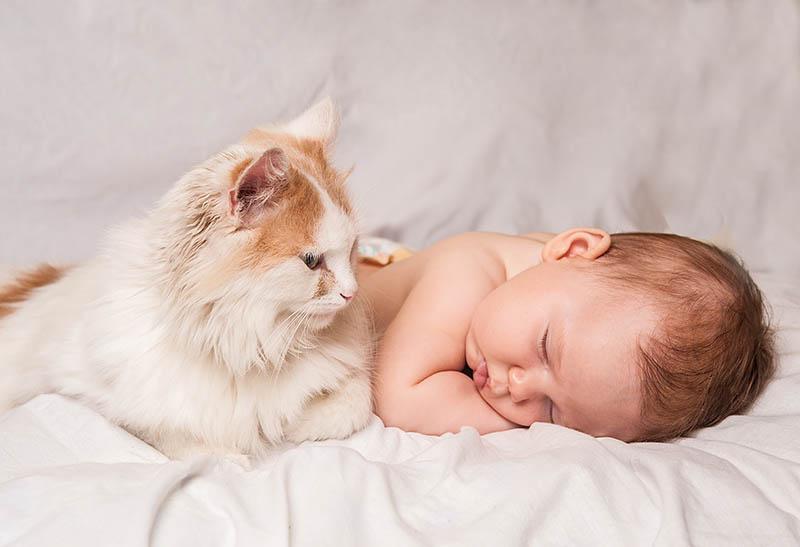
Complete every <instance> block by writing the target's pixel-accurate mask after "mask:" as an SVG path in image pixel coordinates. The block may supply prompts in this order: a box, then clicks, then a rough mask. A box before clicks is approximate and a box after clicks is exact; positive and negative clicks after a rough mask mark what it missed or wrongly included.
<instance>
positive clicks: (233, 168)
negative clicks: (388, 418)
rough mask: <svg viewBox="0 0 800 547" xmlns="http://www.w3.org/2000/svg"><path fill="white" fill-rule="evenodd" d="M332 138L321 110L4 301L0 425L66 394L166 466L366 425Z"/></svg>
mask: <svg viewBox="0 0 800 547" xmlns="http://www.w3.org/2000/svg"><path fill="white" fill-rule="evenodd" d="M337 128H338V115H337V110H336V108H335V106H334V105H333V103H332V102H331V101H330V100H324V101H322V102H321V103H319V104H317V105H316V106H314V107H312V108H311V109H309V110H308V111H307V112H305V113H304V114H303V115H301V116H300V117H299V118H297V119H296V120H294V121H292V122H291V123H288V124H283V125H278V126H272V127H265V128H259V129H256V130H254V131H252V132H250V134H248V135H247V136H246V137H244V138H243V139H242V140H241V141H240V142H238V143H236V144H234V145H233V146H231V147H229V148H228V149H226V150H224V151H223V152H221V153H219V154H217V155H216V156H214V157H212V158H211V159H209V160H208V161H206V162H205V163H203V164H201V165H199V166H198V167H196V168H194V169H192V170H191V171H190V172H189V173H187V174H186V175H185V176H184V177H182V178H181V179H180V180H179V181H178V182H177V183H176V184H175V186H174V187H173V188H172V189H171V190H170V191H169V192H168V193H167V194H166V196H164V198H163V199H162V200H161V201H160V203H159V205H158V206H157V208H156V209H155V210H153V211H152V212H151V213H150V214H149V215H147V216H146V217H145V218H141V219H138V220H135V221H132V222H130V223H128V224H125V225H123V226H121V227H119V228H118V229H116V230H115V231H114V232H113V234H112V236H111V237H110V238H109V239H108V241H107V242H106V245H105V248H104V252H103V253H102V254H100V255H99V256H98V257H96V258H94V259H93V260H90V261H88V262H86V263H84V264H82V265H79V266H77V267H74V268H71V269H69V270H59V269H55V268H53V267H50V266H44V267H42V268H40V269H39V270H36V271H34V272H30V273H28V274H26V275H22V276H20V277H18V278H17V279H16V280H15V281H14V282H13V283H12V284H10V285H8V286H7V287H5V288H0V377H2V383H0V411H2V410H4V409H7V408H9V407H11V406H13V405H16V404H20V403H22V402H24V401H25V400H27V399H29V398H31V397H32V396H34V395H36V394H39V393H43V392H56V393H61V394H64V395H68V396H71V397H75V398H77V399H79V400H81V401H82V402H84V403H85V404H87V405H89V406H91V407H93V408H95V409H96V410H97V411H98V412H100V413H102V414H103V415H105V416H106V417H108V418H109V419H110V420H112V421H114V422H115V423H118V424H120V425H121V426H123V427H125V428H126V429H128V430H129V431H131V432H132V433H134V434H135V435H137V436H139V437H140V438H142V439H144V440H145V441H147V442H149V443H150V444H152V445H153V446H155V447H156V448H158V449H159V450H161V451H163V452H164V453H165V454H167V455H168V456H170V457H174V458H184V457H189V456H193V455H196V454H202V453H213V454H219V455H224V456H227V457H230V458H232V459H235V460H238V461H246V459H247V456H258V455H259V454H260V453H261V452H262V451H263V449H264V448H265V447H266V446H268V445H270V444H274V443H278V442H280V441H282V440H284V439H287V440H289V441H293V442H300V441H304V440H309V439H323V438H339V437H345V436H348V435H350V434H351V433H353V432H354V431H356V430H358V429H360V428H362V427H363V426H364V425H365V424H366V423H367V421H368V419H369V417H370V413H371V408H372V405H371V400H372V399H371V372H370V363H371V358H372V353H373V340H372V334H371V332H370V328H369V320H368V317H367V315H366V313H365V309H364V306H363V305H362V303H361V302H360V301H359V298H358V296H356V293H357V289H358V285H357V282H356V279H355V276H354V267H355V260H356V251H355V249H356V244H357V228H356V221H355V217H354V212H353V208H352V206H351V204H350V202H349V200H348V198H347V194H346V191H345V187H344V180H345V178H346V174H344V173H341V172H339V171H337V170H336V169H334V168H333V167H331V165H330V164H329V161H328V148H329V146H330V144H331V143H332V141H333V140H334V138H335V135H336V131H337Z"/></svg>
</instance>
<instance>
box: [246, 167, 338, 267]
mask: <svg viewBox="0 0 800 547" xmlns="http://www.w3.org/2000/svg"><path fill="white" fill-rule="evenodd" d="M324 212H325V209H324V207H323V205H322V200H321V199H320V196H319V193H318V192H317V189H316V188H315V187H314V185H313V184H311V182H309V181H308V179H306V178H305V177H304V176H303V175H302V174H301V173H299V172H298V171H296V170H295V169H290V170H289V184H288V185H287V186H286V188H285V189H284V190H283V191H282V195H281V197H280V205H279V206H278V209H277V210H276V211H274V212H270V213H267V214H266V215H265V217H264V219H263V220H262V221H261V223H260V225H259V227H258V228H257V230H258V238H257V239H256V242H255V244H254V245H253V247H251V248H250V249H248V252H247V255H248V256H247V262H248V263H251V264H252V263H253V262H262V261H266V262H267V263H271V262H275V261H283V260H286V259H287V258H289V257H292V256H299V254H300V251H301V250H302V249H303V248H306V247H309V246H311V245H312V244H313V243H314V235H315V232H316V227H317V225H318V223H319V221H320V219H321V217H322V215H323V214H324Z"/></svg>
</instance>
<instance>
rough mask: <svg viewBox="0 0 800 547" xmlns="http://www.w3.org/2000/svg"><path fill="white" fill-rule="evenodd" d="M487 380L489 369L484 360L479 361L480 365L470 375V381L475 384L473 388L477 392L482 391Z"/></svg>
mask: <svg viewBox="0 0 800 547" xmlns="http://www.w3.org/2000/svg"><path fill="white" fill-rule="evenodd" d="M488 379H489V369H488V368H487V367H486V360H485V359H481V364H480V365H478V368H476V369H475V372H473V373H472V381H473V382H475V387H477V388H478V389H479V390H480V389H483V386H485V385H486V380H488Z"/></svg>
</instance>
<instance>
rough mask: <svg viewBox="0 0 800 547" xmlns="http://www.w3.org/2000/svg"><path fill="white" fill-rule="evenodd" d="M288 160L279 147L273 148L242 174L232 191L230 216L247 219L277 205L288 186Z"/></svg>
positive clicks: (230, 195) (230, 194)
mask: <svg viewBox="0 0 800 547" xmlns="http://www.w3.org/2000/svg"><path fill="white" fill-rule="evenodd" d="M288 171H289V160H288V159H287V158H286V154H285V153H284V151H283V150H281V149H280V148H270V149H269V150H267V151H266V152H264V153H263V154H262V155H261V157H259V158H258V159H257V160H256V161H254V162H253V163H252V164H251V165H250V167H248V168H247V169H246V170H245V171H244V172H243V173H242V174H241V176H240V177H239V180H238V181H237V182H236V187H235V188H233V189H231V191H230V193H229V198H230V204H231V215H234V216H239V217H240V219H242V220H246V218H245V217H247V218H252V216H253V215H254V214H257V213H258V212H260V211H262V210H263V209H264V208H265V207H268V206H269V205H271V204H274V203H275V202H276V200H277V199H278V198H279V197H280V190H281V189H282V188H283V187H284V186H285V185H286V180H287V177H286V174H287V172H288Z"/></svg>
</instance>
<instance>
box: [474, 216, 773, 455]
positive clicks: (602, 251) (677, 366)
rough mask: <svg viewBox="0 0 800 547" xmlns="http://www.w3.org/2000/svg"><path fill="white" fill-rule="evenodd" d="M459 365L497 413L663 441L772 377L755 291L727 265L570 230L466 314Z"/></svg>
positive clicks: (644, 237) (715, 257)
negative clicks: (466, 369)
mask: <svg viewBox="0 0 800 547" xmlns="http://www.w3.org/2000/svg"><path fill="white" fill-rule="evenodd" d="M465 353H466V360H467V364H468V365H469V366H470V368H472V369H473V371H474V378H475V385H476V387H477V388H478V390H479V392H480V394H481V396H482V397H483V398H484V400H486V402H487V403H489V405H491V406H492V407H493V408H494V409H495V410H496V411H497V412H498V413H499V414H501V415H502V416H504V417H505V418H506V419H508V420H510V421H512V422H514V423H517V424H520V425H523V426H527V425H530V424H531V423H533V422H543V421H544V422H547V421H550V422H553V423H556V424H559V425H563V426H566V427H570V428H573V429H578V430H581V431H584V432H586V433H590V434H592V435H595V436H613V437H617V438H620V439H623V440H627V441H631V440H665V439H669V438H672V437H676V436H680V435H683V434H684V433H687V432H689V431H691V430H693V429H696V428H698V427H707V426H710V425H713V424H715V423H717V422H719V421H720V420H722V419H723V418H725V417H726V416H728V415H730V414H733V413H736V412H740V411H742V410H744V409H745V408H747V407H748V406H749V405H750V404H751V403H752V402H753V400H754V399H755V397H756V396H757V395H758V393H759V392H760V391H761V389H762V388H763V387H764V385H765V384H766V382H767V380H768V379H769V377H770V374H771V373H772V369H773V361H772V332H771V330H770V328H769V326H768V324H767V317H766V313H765V304H764V301H763V298H762V296H761V292H760V291H759V290H758V287H756V285H755V283H753V280H752V279H751V278H750V275H749V274H748V273H747V271H746V270H745V269H744V267H743V266H742V264H741V262H739V261H738V260H737V259H736V258H734V257H733V256H732V255H731V254H729V253H727V252H725V251H722V250H720V249H718V248H717V247H715V246H713V245H708V244H706V243H701V242H699V241H696V240H692V239H689V238H685V237H680V236H676V235H670V234H643V233H632V234H615V235H613V236H609V234H608V233H606V232H605V231H603V230H598V229H593V228H590V229H585V228H578V229H573V230H567V231H565V232H562V233H560V234H558V235H556V236H554V237H553V238H552V239H550V240H549V241H548V242H547V244H545V245H544V248H543V249H542V263H541V264H540V265H538V266H534V267H532V268H528V269H526V270H523V271H522V272H520V273H518V274H517V275H515V276H513V277H511V278H510V279H509V280H508V281H506V282H505V283H503V284H502V285H500V286H499V287H497V288H496V289H495V290H493V291H492V292H491V293H490V294H489V295H487V296H486V297H485V298H484V299H483V301H481V303H480V304H479V305H478V307H477V308H476V309H475V311H474V313H473V317H472V323H471V325H470V328H469V331H468V333H467V337H466V350H465Z"/></svg>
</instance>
